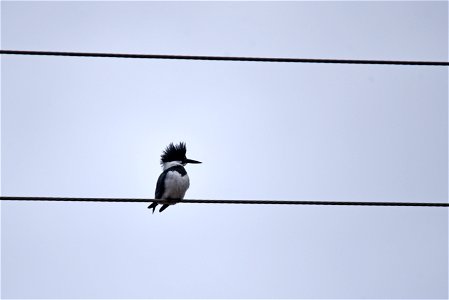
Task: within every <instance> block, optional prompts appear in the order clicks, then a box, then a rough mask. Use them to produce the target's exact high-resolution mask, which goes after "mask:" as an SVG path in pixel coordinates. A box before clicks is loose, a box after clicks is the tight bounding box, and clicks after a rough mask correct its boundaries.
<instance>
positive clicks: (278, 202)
mask: <svg viewBox="0 0 449 300" xmlns="http://www.w3.org/2000/svg"><path fill="white" fill-rule="evenodd" d="M0 200H9V201H77V202H145V203H148V202H157V203H159V204H165V203H173V202H168V201H167V200H161V199H143V198H72V197H14V196H12V197H0ZM176 203H202V204H265V205H267V204H271V205H340V206H421V207H449V203H447V202H437V203H435V202H365V201H306V200H305V201H293V200H292V201H290V200H201V199H188V200H186V199H183V200H178V201H177V202H176Z"/></svg>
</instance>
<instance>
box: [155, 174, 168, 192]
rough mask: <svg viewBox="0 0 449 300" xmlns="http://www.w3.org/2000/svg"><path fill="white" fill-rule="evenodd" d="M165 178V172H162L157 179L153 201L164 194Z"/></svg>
mask: <svg viewBox="0 0 449 300" xmlns="http://www.w3.org/2000/svg"><path fill="white" fill-rule="evenodd" d="M165 176H167V170H165V171H164V172H162V173H161V175H159V178H158V180H157V184H156V192H155V193H154V198H155V199H161V198H162V195H164V192H165V187H164V181H165Z"/></svg>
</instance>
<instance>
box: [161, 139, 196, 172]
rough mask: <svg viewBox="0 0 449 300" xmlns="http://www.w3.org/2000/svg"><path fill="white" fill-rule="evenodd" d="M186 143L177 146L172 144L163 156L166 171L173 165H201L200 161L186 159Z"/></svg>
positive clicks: (162, 160)
mask: <svg viewBox="0 0 449 300" xmlns="http://www.w3.org/2000/svg"><path fill="white" fill-rule="evenodd" d="M186 152H187V148H186V143H184V142H180V143H179V144H177V145H175V144H173V143H170V144H169V145H168V146H167V148H165V150H164V152H163V153H162V155H161V165H162V166H163V167H164V169H167V168H169V167H170V166H172V165H177V164H181V165H183V166H185V165H186V164H189V163H190V164H200V163H201V162H200V161H197V160H193V159H188V158H187V157H186Z"/></svg>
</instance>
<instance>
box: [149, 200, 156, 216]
mask: <svg viewBox="0 0 449 300" xmlns="http://www.w3.org/2000/svg"><path fill="white" fill-rule="evenodd" d="M156 206H157V202H153V203H151V204H150V206H148V208H152V209H153V214H154V210H155V209H156Z"/></svg>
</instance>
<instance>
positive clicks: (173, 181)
mask: <svg viewBox="0 0 449 300" xmlns="http://www.w3.org/2000/svg"><path fill="white" fill-rule="evenodd" d="M189 185H190V182H189V176H188V175H187V174H186V175H184V176H181V174H179V173H178V172H176V171H170V172H168V173H167V175H166V176H165V191H164V194H163V195H162V199H183V198H184V195H185V194H186V191H187V189H188V188H189Z"/></svg>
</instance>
